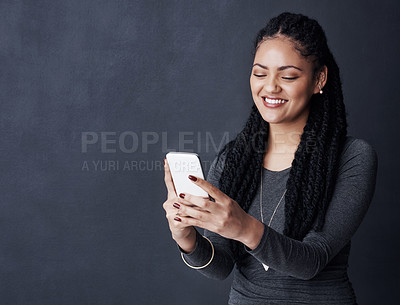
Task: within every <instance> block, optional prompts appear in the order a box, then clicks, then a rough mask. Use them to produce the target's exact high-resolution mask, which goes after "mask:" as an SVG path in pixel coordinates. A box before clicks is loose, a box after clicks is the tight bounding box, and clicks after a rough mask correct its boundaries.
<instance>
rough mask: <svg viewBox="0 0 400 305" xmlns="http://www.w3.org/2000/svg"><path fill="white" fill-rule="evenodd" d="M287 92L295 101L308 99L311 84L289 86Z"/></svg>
mask: <svg viewBox="0 0 400 305" xmlns="http://www.w3.org/2000/svg"><path fill="white" fill-rule="evenodd" d="M285 91H286V92H287V93H288V94H289V95H290V96H291V97H292V98H293V99H299V100H302V99H308V98H309V97H310V84H309V83H307V82H302V83H297V84H293V86H287V87H286V88H285Z"/></svg>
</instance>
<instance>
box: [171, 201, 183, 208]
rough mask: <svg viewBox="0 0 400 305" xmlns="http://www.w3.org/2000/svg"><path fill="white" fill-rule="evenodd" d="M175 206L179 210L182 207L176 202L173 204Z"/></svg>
mask: <svg viewBox="0 0 400 305" xmlns="http://www.w3.org/2000/svg"><path fill="white" fill-rule="evenodd" d="M173 206H174V208H177V209H179V208H180V207H181V205H180V204H179V203H176V202H175V203H174V204H173Z"/></svg>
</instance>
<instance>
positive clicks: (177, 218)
mask: <svg viewBox="0 0 400 305" xmlns="http://www.w3.org/2000/svg"><path fill="white" fill-rule="evenodd" d="M174 220H175V221H182V220H181V219H180V218H179V217H175V218H174Z"/></svg>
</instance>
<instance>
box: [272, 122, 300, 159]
mask: <svg viewBox="0 0 400 305" xmlns="http://www.w3.org/2000/svg"><path fill="white" fill-rule="evenodd" d="M304 126H305V123H304V122H296V123H295V124H269V135H268V143H267V152H268V153H273V154H274V153H279V154H294V153H295V152H296V150H297V147H298V145H299V144H300V138H301V135H302V134H303V129H304Z"/></svg>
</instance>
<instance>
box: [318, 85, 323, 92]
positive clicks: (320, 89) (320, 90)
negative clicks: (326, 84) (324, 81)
mask: <svg viewBox="0 0 400 305" xmlns="http://www.w3.org/2000/svg"><path fill="white" fill-rule="evenodd" d="M318 88H319V94H322V93H323V91H322V88H321V86H320V84H318Z"/></svg>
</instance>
